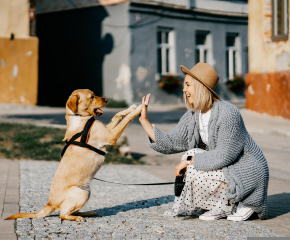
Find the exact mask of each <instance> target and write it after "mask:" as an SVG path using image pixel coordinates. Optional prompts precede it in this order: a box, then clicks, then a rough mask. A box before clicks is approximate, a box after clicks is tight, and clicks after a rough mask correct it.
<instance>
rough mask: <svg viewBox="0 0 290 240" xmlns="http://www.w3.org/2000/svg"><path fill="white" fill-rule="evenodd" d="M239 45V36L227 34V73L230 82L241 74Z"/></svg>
mask: <svg viewBox="0 0 290 240" xmlns="http://www.w3.org/2000/svg"><path fill="white" fill-rule="evenodd" d="M239 45H240V44H239V34H237V33H227V34H226V72H227V79H229V80H233V79H234V77H235V76H236V75H239V74H241V57H240V48H239Z"/></svg>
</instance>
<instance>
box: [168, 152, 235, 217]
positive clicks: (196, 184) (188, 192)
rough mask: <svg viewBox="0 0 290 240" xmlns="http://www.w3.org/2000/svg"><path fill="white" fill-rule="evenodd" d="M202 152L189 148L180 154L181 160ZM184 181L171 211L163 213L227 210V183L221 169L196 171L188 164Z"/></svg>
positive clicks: (186, 213) (177, 213) (193, 213)
mask: <svg viewBox="0 0 290 240" xmlns="http://www.w3.org/2000/svg"><path fill="white" fill-rule="evenodd" d="M203 152H205V150H203V149H199V148H194V149H191V150H189V151H187V152H186V153H185V154H184V155H183V156H182V158H181V160H183V159H186V158H187V156H194V155H195V154H196V153H203ZM184 181H185V186H184V188H183V190H182V192H181V195H180V197H175V200H174V204H173V209H172V211H171V212H166V213H165V215H169V216H177V215H195V214H197V213H198V212H199V211H200V210H201V209H206V210H211V209H212V208H220V209H221V210H227V211H228V208H229V206H228V199H227V197H226V189H227V183H226V180H225V177H224V174H223V172H222V170H215V171H198V170H196V169H195V168H194V167H193V165H189V166H188V167H187V168H186V176H185V177H184Z"/></svg>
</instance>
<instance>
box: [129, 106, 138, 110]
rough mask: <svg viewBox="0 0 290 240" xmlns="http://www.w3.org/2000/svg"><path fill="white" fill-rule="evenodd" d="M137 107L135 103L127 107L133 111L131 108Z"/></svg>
mask: <svg viewBox="0 0 290 240" xmlns="http://www.w3.org/2000/svg"><path fill="white" fill-rule="evenodd" d="M137 107H138V105H137V104H133V105H131V106H130V107H129V109H130V110H132V111H133V110H135V109H136V108H137Z"/></svg>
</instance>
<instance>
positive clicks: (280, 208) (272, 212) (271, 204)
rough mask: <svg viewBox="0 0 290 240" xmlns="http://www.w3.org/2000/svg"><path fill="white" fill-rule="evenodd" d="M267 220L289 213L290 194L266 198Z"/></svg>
mask: <svg viewBox="0 0 290 240" xmlns="http://www.w3.org/2000/svg"><path fill="white" fill-rule="evenodd" d="M267 205H268V219H273V218H276V217H279V216H281V215H284V214H287V213H290V193H279V194H274V195H271V196H268V204H267Z"/></svg>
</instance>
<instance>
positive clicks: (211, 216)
mask: <svg viewBox="0 0 290 240" xmlns="http://www.w3.org/2000/svg"><path fill="white" fill-rule="evenodd" d="M229 214H231V211H224V210H222V209H220V208H214V209H212V210H210V211H208V212H206V213H204V214H202V215H200V216H199V219H200V220H205V221H210V220H217V219H220V218H225V217H227V216H228V215H229Z"/></svg>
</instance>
